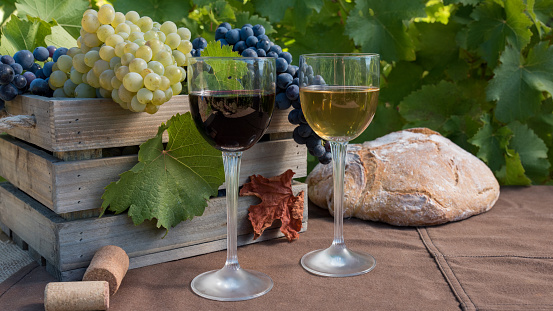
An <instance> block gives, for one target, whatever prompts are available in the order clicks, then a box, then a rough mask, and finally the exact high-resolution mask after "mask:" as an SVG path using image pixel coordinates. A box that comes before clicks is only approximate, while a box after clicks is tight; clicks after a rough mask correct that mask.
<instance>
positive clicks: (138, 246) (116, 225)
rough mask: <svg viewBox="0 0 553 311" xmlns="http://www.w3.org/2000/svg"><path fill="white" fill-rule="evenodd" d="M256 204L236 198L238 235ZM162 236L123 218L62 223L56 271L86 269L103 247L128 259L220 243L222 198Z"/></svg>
mask: <svg viewBox="0 0 553 311" xmlns="http://www.w3.org/2000/svg"><path fill="white" fill-rule="evenodd" d="M306 190H307V185H305V184H299V183H298V184H296V185H294V186H293V191H294V193H295V194H297V193H298V192H300V191H306ZM258 203H259V199H257V198H255V197H251V196H248V197H240V198H239V202H238V204H239V207H238V224H237V225H238V234H239V235H244V234H248V233H251V232H252V228H251V224H250V223H249V220H248V219H247V209H248V207H249V206H250V205H253V204H258ZM304 219H305V221H307V200H305V205H304ZM164 235H165V230H163V229H158V228H156V225H155V222H153V221H148V222H145V223H143V224H141V225H139V226H135V225H134V224H133V222H132V220H131V219H130V218H129V217H128V216H127V215H126V214H124V215H114V216H108V217H102V218H97V219H83V220H76V221H70V222H66V223H64V224H63V226H60V227H59V232H58V236H59V244H60V245H59V252H60V263H59V268H60V270H61V271H65V270H72V269H76V268H81V267H86V265H87V264H88V263H89V262H90V260H91V259H92V256H93V255H94V253H95V251H96V250H97V249H99V248H100V247H102V246H105V245H117V246H119V247H121V248H123V249H124V250H125V251H126V252H127V254H128V255H129V257H137V256H143V255H146V254H150V253H156V252H161V251H167V250H170V249H174V248H180V247H185V246H191V245H196V244H198V243H205V242H210V241H213V240H220V239H223V238H224V237H225V236H226V199H225V198H224V197H223V198H215V199H212V200H210V201H209V204H208V207H207V208H206V209H205V212H204V214H203V215H202V216H201V217H196V218H194V219H192V220H190V221H186V222H183V223H180V224H179V225H178V226H176V227H175V228H172V229H171V230H170V231H169V233H168V234H167V236H165V238H163V239H162V237H163V236H164Z"/></svg>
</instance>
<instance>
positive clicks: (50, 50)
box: [46, 45, 57, 57]
mask: <svg viewBox="0 0 553 311" xmlns="http://www.w3.org/2000/svg"><path fill="white" fill-rule="evenodd" d="M46 49H47V50H48V57H54V52H55V51H56V50H57V48H56V47H55V46H53V45H49V46H47V47H46Z"/></svg>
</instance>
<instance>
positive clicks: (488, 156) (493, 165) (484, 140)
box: [469, 114, 513, 172]
mask: <svg viewBox="0 0 553 311" xmlns="http://www.w3.org/2000/svg"><path fill="white" fill-rule="evenodd" d="M481 121H482V123H483V124H482V127H481V128H480V129H479V130H478V132H477V133H476V135H474V137H472V138H471V139H470V140H469V142H470V143H471V144H473V145H475V146H477V147H478V148H479V150H478V153H477V154H476V155H477V156H478V157H479V158H480V159H482V160H483V161H484V162H486V164H488V166H489V167H490V169H491V170H492V171H494V172H495V171H498V170H499V169H500V168H501V167H502V166H504V165H505V157H504V154H505V150H506V149H507V146H508V145H509V142H510V140H511V137H512V136H513V132H512V131H511V130H510V129H509V128H508V127H506V126H503V127H500V128H496V127H494V126H493V125H492V123H491V117H490V115H489V114H484V115H483V116H482V118H481Z"/></svg>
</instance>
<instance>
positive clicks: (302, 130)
mask: <svg viewBox="0 0 553 311" xmlns="http://www.w3.org/2000/svg"><path fill="white" fill-rule="evenodd" d="M312 133H313V130H312V129H311V127H310V126H309V125H308V124H305V123H302V124H300V126H298V134H300V136H301V137H305V138H307V137H309V135H311V134H312Z"/></svg>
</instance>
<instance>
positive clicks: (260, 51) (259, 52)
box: [255, 49, 267, 57]
mask: <svg viewBox="0 0 553 311" xmlns="http://www.w3.org/2000/svg"><path fill="white" fill-rule="evenodd" d="M255 51H256V52H257V56H259V57H265V56H267V52H265V50H263V49H256V50H255Z"/></svg>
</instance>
